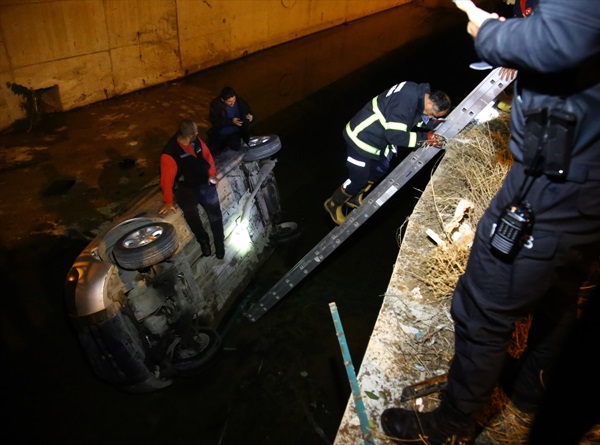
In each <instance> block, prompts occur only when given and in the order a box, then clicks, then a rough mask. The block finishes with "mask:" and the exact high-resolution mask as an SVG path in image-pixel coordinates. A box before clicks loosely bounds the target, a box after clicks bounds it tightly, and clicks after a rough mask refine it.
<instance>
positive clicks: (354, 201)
mask: <svg viewBox="0 0 600 445" xmlns="http://www.w3.org/2000/svg"><path fill="white" fill-rule="evenodd" d="M373 184H374V183H373V181H369V182H368V183H367V186H366V187H365V188H364V189H362V190H361V191H360V192H359V193H358V194H357V195H354V196H353V197H352V198H350V199H349V200H348V202H347V203H346V205H347V206H348V207H352V208H353V209H356V208H358V207H360V206H361V205H362V203H363V199H364V197H365V193H367V192H368V191H369V190H371V188H372V187H373Z"/></svg>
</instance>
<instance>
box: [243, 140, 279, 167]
mask: <svg viewBox="0 0 600 445" xmlns="http://www.w3.org/2000/svg"><path fill="white" fill-rule="evenodd" d="M248 146H249V147H250V148H249V149H248V151H247V152H246V154H245V155H244V157H243V158H242V161H244V162H250V161H258V160H259V159H266V158H269V157H271V156H272V155H274V154H275V153H277V152H278V151H279V150H281V141H280V140H279V136H277V135H269V136H254V137H251V138H250V142H248Z"/></svg>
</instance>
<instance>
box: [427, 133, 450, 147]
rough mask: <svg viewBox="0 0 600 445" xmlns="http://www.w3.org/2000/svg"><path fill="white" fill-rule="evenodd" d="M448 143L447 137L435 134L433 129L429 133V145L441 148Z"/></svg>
mask: <svg viewBox="0 0 600 445" xmlns="http://www.w3.org/2000/svg"><path fill="white" fill-rule="evenodd" d="M445 143H446V139H445V138H444V137H443V136H440V135H439V134H435V133H434V132H433V131H429V132H428V133H427V145H431V146H432V147H436V148H440V147H442V146H443V145H444V144H445Z"/></svg>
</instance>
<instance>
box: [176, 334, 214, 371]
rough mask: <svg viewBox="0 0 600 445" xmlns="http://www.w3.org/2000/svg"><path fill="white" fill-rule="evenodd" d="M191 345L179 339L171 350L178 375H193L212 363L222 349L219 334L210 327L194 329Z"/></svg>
mask: <svg viewBox="0 0 600 445" xmlns="http://www.w3.org/2000/svg"><path fill="white" fill-rule="evenodd" d="M193 339H194V343H193V344H192V345H190V344H186V343H184V341H183V340H182V339H180V340H179V342H178V343H177V345H176V346H175V348H174V350H173V359H172V362H173V367H174V368H175V369H176V370H177V374H178V375H180V376H193V375H196V374H197V373H198V372H200V371H202V370H203V369H205V368H206V366H207V365H209V364H210V363H212V361H213V359H214V358H215V357H217V356H218V355H219V353H220V352H221V351H222V349H223V348H222V342H221V336H220V335H219V334H218V333H217V332H216V331H213V330H211V329H202V328H200V329H196V330H195V332H194V334H193Z"/></svg>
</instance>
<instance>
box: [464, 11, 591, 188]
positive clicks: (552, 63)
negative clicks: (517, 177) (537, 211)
mask: <svg viewBox="0 0 600 445" xmlns="http://www.w3.org/2000/svg"><path fill="white" fill-rule="evenodd" d="M548 35H550V36H551V38H550V39H549V38H548ZM475 49H476V51H477V53H478V55H479V56H480V57H481V58H482V59H483V60H485V61H487V62H489V63H490V64H492V65H495V66H503V67H508V68H516V69H517V70H518V74H517V79H516V85H515V92H516V95H515V98H514V99H513V107H512V112H511V133H512V138H511V141H510V149H511V151H512V153H513V155H514V157H515V160H516V161H517V162H522V161H523V151H522V148H523V146H524V136H525V123H526V122H525V113H526V112H527V111H529V110H534V109H536V108H546V109H548V110H549V111H552V110H560V111H564V112H568V113H573V114H574V115H575V116H576V118H577V124H576V126H575V129H574V135H573V143H572V146H571V150H570V153H569V156H570V158H571V159H570V166H569V170H570V172H569V175H570V179H573V180H578V181H581V180H585V178H587V179H595V180H600V124H599V123H598V115H597V113H598V112H600V4H599V3H598V0H577V1H576V2H567V1H564V0H541V1H540V3H539V5H538V7H537V8H536V10H535V13H534V14H532V15H531V16H530V17H528V18H526V19H510V20H506V21H504V22H501V21H499V20H486V21H485V22H483V24H482V25H481V27H480V29H479V32H478V34H477V38H476V41H475Z"/></svg>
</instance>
